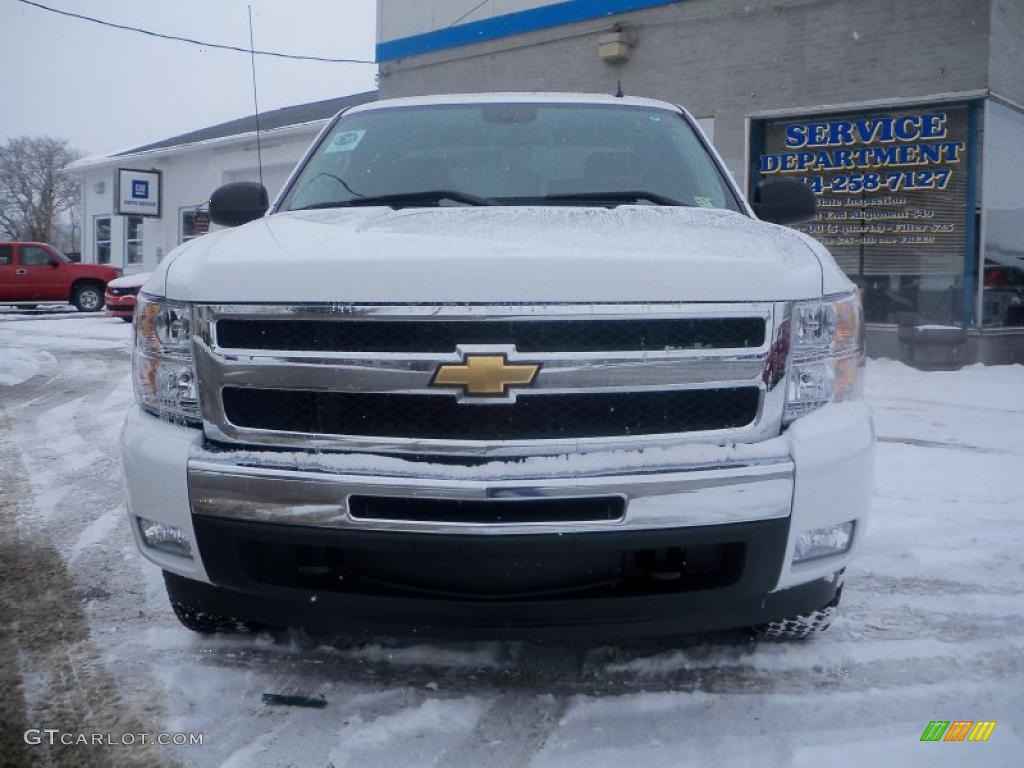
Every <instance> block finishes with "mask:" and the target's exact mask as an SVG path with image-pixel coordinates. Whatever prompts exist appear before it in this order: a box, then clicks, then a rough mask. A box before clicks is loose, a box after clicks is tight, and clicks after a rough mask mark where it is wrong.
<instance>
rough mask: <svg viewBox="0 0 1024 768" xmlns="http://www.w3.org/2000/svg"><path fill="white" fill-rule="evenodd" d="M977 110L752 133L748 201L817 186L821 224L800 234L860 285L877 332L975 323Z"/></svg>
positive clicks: (767, 125) (856, 118)
mask: <svg viewBox="0 0 1024 768" xmlns="http://www.w3.org/2000/svg"><path fill="white" fill-rule="evenodd" d="M971 109H972V107H969V106H967V105H954V104H948V105H939V106H909V107H902V108H900V109H889V110H877V111H875V110H871V111H867V112H858V113H843V114H834V115H814V116H811V117H792V118H782V119H772V120H766V121H759V122H756V123H755V124H754V126H753V128H754V139H753V142H752V151H751V161H752V169H751V170H752V173H751V179H752V184H751V187H752V189H751V191H753V189H754V188H756V184H757V182H758V181H760V180H761V179H796V180H799V181H803V182H805V183H806V184H808V185H809V186H810V188H811V190H812V191H813V192H814V193H815V194H816V196H817V199H818V215H817V218H816V219H814V220H813V221H810V222H807V223H802V224H797V225H795V226H794V228H795V229H798V230H800V231H802V232H804V233H806V234H808V235H811V236H812V237H814V238H816V239H817V240H818V241H820V242H821V243H823V244H824V245H825V246H827V247H828V249H829V250H830V251H831V253H832V255H833V256H834V257H835V260H836V263H837V264H838V265H839V266H840V267H841V268H842V269H843V271H844V272H846V274H847V275H849V276H850V277H851V278H852V279H853V280H854V281H855V282H856V283H857V284H858V285H859V287H860V289H861V292H862V295H863V297H864V316H865V318H866V319H867V321H868V322H875V323H895V324H900V325H903V324H913V325H917V324H940V325H957V324H962V323H966V322H967V321H968V317H969V315H968V313H967V311H966V310H968V309H969V307H967V306H965V301H964V299H965V294H966V296H967V297H968V298H969V297H970V295H971V294H970V291H971V287H972V285H973V275H971V274H969V273H968V274H967V275H966V279H965V271H964V264H965V261H967V257H968V249H969V247H970V243H971V242H972V237H973V231H974V230H973V226H974V225H973V219H972V218H969V217H968V207H969V205H970V198H971V195H970V186H971V183H972V179H971V173H970V170H969V169H970V167H971V161H972V153H973V152H974V151H975V148H974V147H972V146H970V144H969V142H970V140H971V136H972V134H971V130H970V114H971V113H970V110H971Z"/></svg>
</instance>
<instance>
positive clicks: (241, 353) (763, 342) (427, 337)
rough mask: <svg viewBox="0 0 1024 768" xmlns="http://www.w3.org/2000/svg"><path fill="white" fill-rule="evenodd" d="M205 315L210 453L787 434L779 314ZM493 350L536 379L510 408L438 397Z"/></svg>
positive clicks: (753, 308) (615, 308)
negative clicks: (441, 375)
mask: <svg viewBox="0 0 1024 768" xmlns="http://www.w3.org/2000/svg"><path fill="white" fill-rule="evenodd" d="M195 311H196V317H195V320H196V323H195V327H196V328H197V329H198V333H197V336H196V339H195V355H196V364H197V369H198V376H199V383H200V402H201V407H202V412H203V418H204V425H205V429H206V433H207V436H208V437H209V438H210V439H211V440H213V441H214V442H222V443H229V444H248V445H257V446H274V447H282V448H290V449H294V450H308V449H327V450H348V451H366V452H380V453H393V454H402V453H408V454H417V455H422V454H436V455H442V454H454V455H479V456H488V457H490V456H517V455H531V454H550V453H562V452H566V451H572V452H580V451H588V450H603V449H609V448H619V447H623V448H628V447H631V446H635V445H637V444H639V445H644V446H647V445H672V444H677V443H681V442H692V441H695V440H708V441H711V440H715V441H720V440H722V439H726V438H727V439H732V440H737V441H756V440H760V439H764V438H766V437H769V436H772V435H773V434H777V433H778V430H779V427H780V423H781V410H782V400H781V397H782V393H781V391H779V390H780V388H779V387H777V386H776V385H777V383H778V381H779V379H780V377H779V375H778V374H779V371H778V370H777V369H778V361H779V359H780V344H782V343H783V342H784V340H780V339H776V335H777V334H778V330H779V329H780V328H781V327H783V323H782V320H783V319H784V317H785V312H786V306H785V304H782V303H757V304H678V305H664V304H653V305H650V304H648V305H625V304H608V305H512V306H509V305H502V306H479V305H471V306H466V305H451V306H448V305H441V306H418V305H417V306H411V305H373V306H366V305H331V306H310V305H297V306H292V305H288V306H283V305H244V306H243V305H221V306H201V307H197V308H196V310H195ZM283 347H287V348H283ZM595 347H603V348H600V349H598V348H595ZM484 353H486V354H495V353H498V354H501V355H504V356H505V357H506V358H507V360H508V361H509V363H510V364H514V363H532V364H538V365H540V371H539V373H538V374H537V376H536V379H535V380H534V382H533V384H532V386H529V387H528V388H524V389H521V390H518V391H517V392H516V393H515V394H514V395H512V396H511V397H510V398H508V399H506V400H503V401H500V402H499V401H495V400H486V399H481V398H469V399H460V398H458V397H457V395H458V393H457V392H454V391H453V390H452V389H450V388H448V389H445V388H438V387H432V386H431V381H432V379H433V376H434V374H435V372H436V370H437V369H438V366H440V365H444V364H455V365H458V364H460V363H461V361H462V360H463V359H464V357H465V356H466V355H471V354H484ZM781 358H782V359H784V354H783V355H781ZM470 401H473V402H470Z"/></svg>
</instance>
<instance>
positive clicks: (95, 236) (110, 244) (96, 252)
mask: <svg viewBox="0 0 1024 768" xmlns="http://www.w3.org/2000/svg"><path fill="white" fill-rule="evenodd" d="M103 219H106V220H107V237H106V239H103V240H101V239H100V237H99V232H100V228H99V223H100V221H101V220H103ZM113 226H114V217H113V216H111V215H110V214H109V213H98V214H96V215H95V216H93V217H92V257H93V259H94V260H95V263H97V264H109V263H110V260H111V257H112V256H113V249H114V237H113V232H114V230H113ZM101 243H105V244H106V246H107V260H106V261H100V244H101Z"/></svg>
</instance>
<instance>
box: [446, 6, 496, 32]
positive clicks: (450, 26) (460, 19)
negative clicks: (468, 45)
mask: <svg viewBox="0 0 1024 768" xmlns="http://www.w3.org/2000/svg"><path fill="white" fill-rule="evenodd" d="M489 2H490V0H480V2H479V3H477V4H476V5H474V6H473V7H472V8H470V9H469V10H468V11H466V12H465V13H464V14H462V15H461V16H459V18H457V19H456V20H455V21H453V22H452V23H451V24H449V25H448V28H449V29H451V28H452V27H454V26H455V25H456V24H458V23H459V22H460V21H462V20H463V19H464V18H466V17H467V16H472V15H473V14H474V13H476V12H477V11H479V10H480V9H481V8H483V7H484V6H485V5H487V3H489Z"/></svg>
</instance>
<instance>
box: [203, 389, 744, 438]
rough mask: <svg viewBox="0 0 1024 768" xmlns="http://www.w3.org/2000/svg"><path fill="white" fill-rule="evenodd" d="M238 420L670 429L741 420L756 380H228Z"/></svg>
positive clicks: (398, 426) (301, 425) (358, 428)
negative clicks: (385, 389) (595, 389)
mask: <svg viewBox="0 0 1024 768" xmlns="http://www.w3.org/2000/svg"><path fill="white" fill-rule="evenodd" d="M223 397H224V410H225V414H226V416H227V418H228V420H229V421H230V422H231V423H232V424H234V425H235V426H237V427H243V428H248V429H265V430H273V431H280V432H298V433H309V434H326V435H353V436H361V437H399V438H402V437H406V438H421V439H439V440H445V439H450V440H537V439H566V438H584V437H622V436H629V435H649V434H672V433H683V432H696V431H705V430H717V429H730V428H738V427H743V426H746V425H748V424H750V423H752V422H753V421H754V419H755V418H756V416H757V410H758V402H759V399H760V393H759V390H758V389H757V387H738V388H734V389H706V390H679V391H657V392H615V393H577V394H562V395H557V396H554V395H520V396H519V398H518V400H517V401H516V402H515V403H513V404H493V405H492V404H487V405H484V404H473V405H467V404H460V403H459V402H458V401H457V400H456V399H455V398H454V397H451V396H444V395H396V394H383V393H348V392H309V391H295V390H271V389H256V388H241V387H226V388H225V389H224V390H223Z"/></svg>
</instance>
